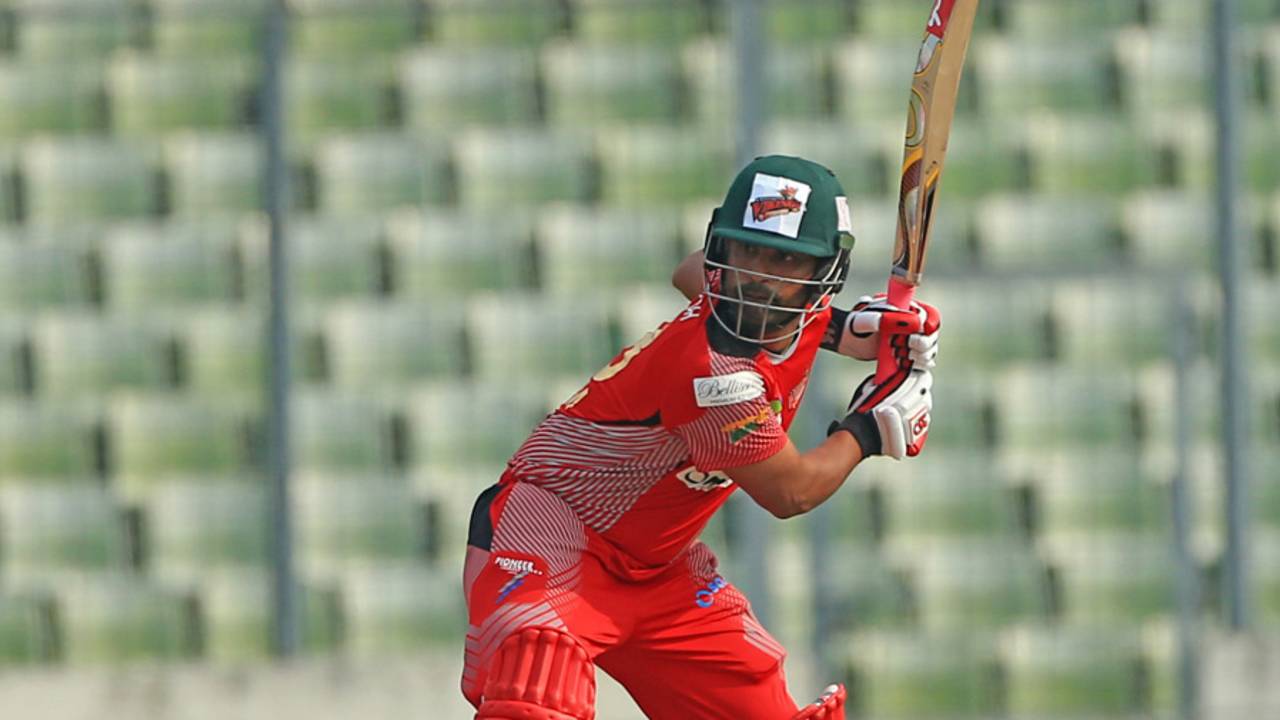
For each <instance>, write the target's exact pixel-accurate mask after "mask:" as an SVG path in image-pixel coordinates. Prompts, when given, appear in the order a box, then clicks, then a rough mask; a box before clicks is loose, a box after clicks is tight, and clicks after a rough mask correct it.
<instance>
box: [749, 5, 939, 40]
mask: <svg viewBox="0 0 1280 720" xmlns="http://www.w3.org/2000/svg"><path fill="white" fill-rule="evenodd" d="M761 17H762V20H763V22H762V23H761V25H762V28H761V30H762V31H763V33H764V35H765V38H766V41H767V42H769V43H770V44H771V47H777V48H778V50H779V51H780V52H783V51H789V50H792V49H794V48H796V47H797V46H807V45H815V44H816V45H821V46H824V47H830V46H831V45H833V44H835V43H836V42H838V41H840V40H843V39H845V38H846V37H848V36H849V34H850V33H851V32H852V22H853V19H854V18H853V13H852V12H851V11H850V7H849V3H847V2H844V1H843V0H809V1H807V2H799V3H798V2H788V0H768V1H767V2H765V3H764V4H763V5H762V6H761ZM924 21H925V18H924V16H923V15H922V16H921V17H920V18H919V20H918V22H917V24H918V25H919V28H918V29H917V30H919V31H922V30H923V29H924Z"/></svg>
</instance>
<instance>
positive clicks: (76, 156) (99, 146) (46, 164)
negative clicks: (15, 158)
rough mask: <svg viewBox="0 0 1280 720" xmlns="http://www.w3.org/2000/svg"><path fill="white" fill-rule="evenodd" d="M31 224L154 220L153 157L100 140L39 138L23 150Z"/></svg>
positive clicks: (133, 147)
mask: <svg viewBox="0 0 1280 720" xmlns="http://www.w3.org/2000/svg"><path fill="white" fill-rule="evenodd" d="M21 153H22V154H21V157H20V161H19V163H20V168H19V169H20V172H21V173H22V176H23V179H24V180H25V188H26V217H27V221H28V222H32V223H47V224H55V225H56V224H71V223H73V222H76V221H83V220H110V219H117V218H128V217H138V216H145V215H152V214H154V213H155V212H156V209H157V200H158V192H157V182H156V177H155V172H154V170H155V161H156V160H158V158H156V157H154V153H152V152H150V148H144V147H142V146H139V145H132V144H129V143H126V142H122V141H118V140H113V139H105V138H100V137H70V138H65V139H64V138H59V139H54V138H37V139H35V140H31V141H29V142H28V143H26V144H25V145H24V146H23V148H22V151H21Z"/></svg>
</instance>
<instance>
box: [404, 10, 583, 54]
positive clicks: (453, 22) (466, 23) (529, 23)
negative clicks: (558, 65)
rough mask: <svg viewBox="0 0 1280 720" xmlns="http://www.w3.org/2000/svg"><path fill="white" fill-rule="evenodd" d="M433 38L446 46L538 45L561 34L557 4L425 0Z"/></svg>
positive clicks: (562, 12) (560, 13) (561, 12)
mask: <svg viewBox="0 0 1280 720" xmlns="http://www.w3.org/2000/svg"><path fill="white" fill-rule="evenodd" d="M427 1H428V9H429V11H430V16H431V22H430V23H429V30H430V33H431V35H432V37H433V38H434V39H435V40H437V41H439V42H440V43H442V44H446V45H476V46H482V47H492V46H509V45H522V46H534V45H539V44H541V43H542V42H543V41H545V40H547V39H548V38H551V37H554V36H555V35H558V34H560V33H561V32H562V31H563V30H564V26H565V17H564V6H563V4H562V3H560V2H558V1H557V0H521V1H520V2H514V3H513V2H511V0H427Z"/></svg>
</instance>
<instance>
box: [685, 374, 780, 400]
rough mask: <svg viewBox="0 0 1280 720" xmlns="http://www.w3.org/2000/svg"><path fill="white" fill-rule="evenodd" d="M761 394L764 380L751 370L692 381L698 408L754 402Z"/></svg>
mask: <svg viewBox="0 0 1280 720" xmlns="http://www.w3.org/2000/svg"><path fill="white" fill-rule="evenodd" d="M763 394H764V378H762V377H760V374H759V373H756V372H752V371H751V370H741V371H738V372H736V373H733V374H732V375H713V376H711V377H701V378H694V379H693V396H694V398H695V399H696V400H697V401H698V407H720V406H722V405H734V404H737V403H740V402H743V401H744V400H754V399H756V398H758V397H760V396H761V395H763Z"/></svg>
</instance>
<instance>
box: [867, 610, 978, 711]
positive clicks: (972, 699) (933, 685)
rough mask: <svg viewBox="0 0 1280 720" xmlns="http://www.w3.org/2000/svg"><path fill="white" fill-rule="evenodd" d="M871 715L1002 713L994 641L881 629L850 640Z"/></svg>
mask: <svg viewBox="0 0 1280 720" xmlns="http://www.w3.org/2000/svg"><path fill="white" fill-rule="evenodd" d="M849 646H850V648H851V656H852V657H851V669H852V671H853V677H854V684H855V686H856V687H857V688H859V691H860V692H859V693H858V695H860V698H859V699H858V702H859V704H860V705H861V707H862V709H863V711H864V712H865V714H866V716H867V717H875V718H885V719H886V720H915V719H917V718H942V717H946V718H982V717H993V716H996V715H998V714H999V710H1000V699H1001V692H1000V685H999V676H998V674H997V672H996V663H995V648H994V643H993V641H992V640H991V639H990V637H989V636H987V635H986V634H984V633H978V632H945V633H943V632H920V631H915V630H893V631H889V630H879V631H874V632H868V633H860V634H856V635H854V636H853V637H852V639H851V640H850V641H849Z"/></svg>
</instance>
